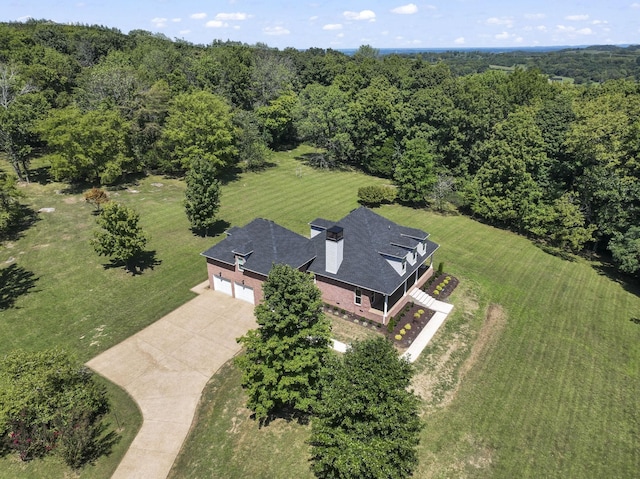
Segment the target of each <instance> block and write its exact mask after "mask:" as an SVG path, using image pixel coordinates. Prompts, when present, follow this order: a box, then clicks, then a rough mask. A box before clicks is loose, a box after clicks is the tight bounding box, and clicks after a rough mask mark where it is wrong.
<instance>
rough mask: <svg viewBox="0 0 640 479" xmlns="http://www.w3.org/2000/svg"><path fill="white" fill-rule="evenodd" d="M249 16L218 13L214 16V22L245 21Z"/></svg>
mask: <svg viewBox="0 0 640 479" xmlns="http://www.w3.org/2000/svg"><path fill="white" fill-rule="evenodd" d="M249 17H250V15H247V14H246V13H241V12H236V13H218V14H217V15H216V16H215V19H216V20H223V21H225V20H246V19H247V18H249Z"/></svg>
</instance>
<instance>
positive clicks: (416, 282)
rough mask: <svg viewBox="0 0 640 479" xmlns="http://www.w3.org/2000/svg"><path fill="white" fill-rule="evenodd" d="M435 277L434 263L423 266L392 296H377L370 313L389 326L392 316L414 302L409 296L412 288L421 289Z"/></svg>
mask: <svg viewBox="0 0 640 479" xmlns="http://www.w3.org/2000/svg"><path fill="white" fill-rule="evenodd" d="M431 276H433V261H430V262H429V264H426V263H425V264H422V265H420V267H419V268H418V269H417V270H416V271H415V273H414V274H412V275H411V276H409V277H408V278H407V279H406V280H405V281H404V282H403V283H402V284H401V285H400V286H399V287H398V289H396V290H395V291H394V292H393V293H392V294H390V295H376V298H375V301H373V302H372V304H371V308H370V309H369V313H370V314H373V315H375V316H376V317H378V318H379V321H380V322H381V323H382V324H387V323H388V322H389V318H390V317H391V316H395V315H396V314H397V313H398V312H400V311H401V310H402V308H404V306H405V305H406V304H407V303H409V302H411V301H413V298H412V297H411V296H410V295H409V292H410V291H411V290H412V288H414V287H417V288H421V287H422V286H423V285H424V284H425V283H426V282H427V281H428V280H429V278H431Z"/></svg>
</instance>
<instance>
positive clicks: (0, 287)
mask: <svg viewBox="0 0 640 479" xmlns="http://www.w3.org/2000/svg"><path fill="white" fill-rule="evenodd" d="M36 281H38V278H36V276H35V275H34V274H33V273H32V272H31V271H29V270H26V269H24V268H23V267H22V266H18V265H17V264H12V265H11V266H8V267H6V268H2V269H0V311H3V310H5V309H8V308H10V307H12V306H13V305H14V304H15V302H16V300H17V299H18V298H19V297H20V296H22V295H25V294H27V293H28V292H29V291H31V290H32V289H33V288H34V287H35V285H36Z"/></svg>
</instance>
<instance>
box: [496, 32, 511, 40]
mask: <svg viewBox="0 0 640 479" xmlns="http://www.w3.org/2000/svg"><path fill="white" fill-rule="evenodd" d="M510 36H511V35H509V34H508V33H507V32H502V33H498V34H497V35H494V37H493V38H495V39H496V40H507V39H508V38H509V37H510Z"/></svg>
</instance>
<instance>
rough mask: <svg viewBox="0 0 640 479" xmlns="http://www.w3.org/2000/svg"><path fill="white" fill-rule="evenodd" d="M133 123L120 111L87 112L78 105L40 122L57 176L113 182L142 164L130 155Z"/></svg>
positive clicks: (59, 177) (52, 167)
mask: <svg viewBox="0 0 640 479" xmlns="http://www.w3.org/2000/svg"><path fill="white" fill-rule="evenodd" d="M130 128H131V126H130V123H129V122H128V121H126V120H125V119H124V118H123V117H122V115H120V113H119V112H118V111H117V110H110V109H100V110H91V111H88V112H86V113H83V112H82V111H81V110H79V109H78V108H77V107H75V106H71V107H67V108H64V109H62V110H57V111H55V112H54V113H52V114H51V115H49V117H47V118H46V119H44V120H43V121H41V122H40V124H39V126H38V130H39V131H40V134H41V135H42V137H43V139H44V140H45V141H46V142H47V143H48V145H49V148H50V150H51V154H49V155H48V156H47V159H48V160H49V161H50V162H51V170H52V172H53V175H54V176H55V177H56V178H57V179H65V180H70V181H90V182H94V181H100V183H101V184H112V183H114V182H116V181H117V180H118V179H119V178H120V177H122V175H123V174H125V173H127V172H134V171H138V170H139V169H140V167H141V165H140V164H138V163H137V162H136V161H135V159H134V158H132V157H131V155H130V145H129V131H130Z"/></svg>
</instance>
